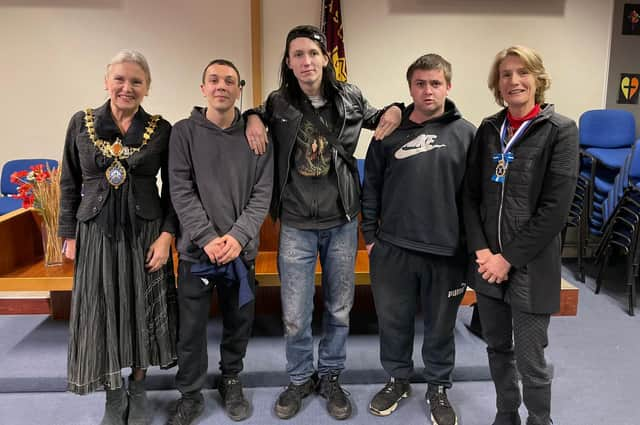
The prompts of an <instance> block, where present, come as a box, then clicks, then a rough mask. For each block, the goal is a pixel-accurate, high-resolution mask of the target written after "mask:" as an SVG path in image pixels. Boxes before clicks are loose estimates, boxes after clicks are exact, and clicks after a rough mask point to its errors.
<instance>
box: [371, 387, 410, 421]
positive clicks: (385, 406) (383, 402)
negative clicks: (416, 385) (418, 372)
mask: <svg viewBox="0 0 640 425" xmlns="http://www.w3.org/2000/svg"><path fill="white" fill-rule="evenodd" d="M410 395H411V384H410V383H409V380H408V379H395V378H391V379H390V380H389V382H387V385H385V386H384V388H383V389H381V390H380V391H378V393H377V394H376V395H375V396H373V399H371V403H369V411H370V412H371V413H373V414H374V415H377V416H388V415H390V414H392V413H393V411H394V410H396V409H397V408H398V403H399V402H400V400H402V399H403V398H407V397H409V396H410Z"/></svg>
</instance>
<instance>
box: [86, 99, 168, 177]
mask: <svg viewBox="0 0 640 425" xmlns="http://www.w3.org/2000/svg"><path fill="white" fill-rule="evenodd" d="M158 120H160V115H153V116H151V118H150V119H149V122H148V123H147V127H146V128H145V131H144V134H143V135H142V144H141V145H140V146H138V147H135V148H132V147H130V146H124V145H123V144H122V141H121V140H120V138H119V137H118V138H116V140H115V141H114V142H113V143H109V142H107V141H106V140H102V139H98V137H97V136H96V130H95V128H94V126H93V122H94V118H93V109H91V108H88V109H86V110H85V114H84V123H85V125H86V126H87V132H88V133H89V138H90V139H91V141H92V142H93V144H94V145H95V147H96V148H97V149H98V150H99V151H100V153H101V154H102V155H104V156H105V157H106V158H115V159H114V161H113V163H111V165H110V166H109V168H107V171H105V176H106V178H107V181H108V182H109V184H110V185H111V186H113V187H114V188H116V189H117V188H119V187H120V186H121V185H122V184H123V183H124V181H125V180H126V179H127V170H126V169H125V168H124V165H122V163H121V162H120V160H121V159H127V158H129V157H130V156H131V155H133V154H135V153H137V152H139V151H140V150H141V149H142V148H144V147H145V146H146V145H147V143H148V142H149V140H151V135H152V134H153V132H154V131H155V130H156V126H157V125H158Z"/></svg>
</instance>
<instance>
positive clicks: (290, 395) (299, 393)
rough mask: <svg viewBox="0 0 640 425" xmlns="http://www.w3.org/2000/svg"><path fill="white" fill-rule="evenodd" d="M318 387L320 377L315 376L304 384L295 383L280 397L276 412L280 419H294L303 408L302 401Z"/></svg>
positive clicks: (275, 408)
mask: <svg viewBox="0 0 640 425" xmlns="http://www.w3.org/2000/svg"><path fill="white" fill-rule="evenodd" d="M317 385H318V375H316V374H313V375H312V376H311V377H310V378H309V379H307V380H306V381H305V382H303V383H302V384H299V385H296V384H294V383H293V382H291V383H289V386H288V387H287V388H286V389H285V390H284V391H283V392H282V393H281V394H280V395H279V396H278V400H276V405H275V407H274V410H275V412H276V415H277V416H278V417H279V418H280V419H289V418H292V417H294V416H295V415H296V414H297V413H298V412H299V411H300V407H302V399H303V398H305V397H306V396H308V395H309V394H311V393H313V392H314V391H315V390H316V387H317Z"/></svg>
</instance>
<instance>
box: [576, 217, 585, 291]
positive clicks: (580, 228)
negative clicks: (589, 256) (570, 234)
mask: <svg viewBox="0 0 640 425" xmlns="http://www.w3.org/2000/svg"><path fill="white" fill-rule="evenodd" d="M584 222H585V219H584V211H583V212H582V214H580V218H579V219H578V231H577V232H576V233H577V234H578V281H580V282H582V283H584V265H583V264H582V256H583V253H584V247H583V243H584V229H583V227H584Z"/></svg>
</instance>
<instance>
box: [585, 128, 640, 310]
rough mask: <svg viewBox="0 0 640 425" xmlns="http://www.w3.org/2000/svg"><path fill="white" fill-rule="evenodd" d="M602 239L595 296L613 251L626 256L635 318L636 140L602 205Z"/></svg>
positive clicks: (639, 219)
mask: <svg viewBox="0 0 640 425" xmlns="http://www.w3.org/2000/svg"><path fill="white" fill-rule="evenodd" d="M600 211H601V213H602V217H601V219H602V222H603V226H602V227H601V229H600V231H601V234H602V238H601V239H600V244H599V245H598V248H597V250H596V261H597V262H600V268H599V270H598V275H597V277H596V291H595V292H596V293H599V292H600V288H601V287H602V280H603V272H604V269H605V267H606V266H607V265H608V263H609V259H610V258H611V255H612V254H613V253H614V251H617V252H620V253H622V255H624V256H625V257H626V277H625V280H626V285H627V292H628V309H629V314H630V315H634V307H635V298H636V281H637V279H638V274H639V272H638V267H640V259H639V258H638V254H639V250H638V240H639V237H640V140H638V141H636V143H635V145H634V146H633V149H632V151H631V154H630V155H629V156H628V157H627V159H626V161H625V163H624V165H623V167H622V169H621V171H620V173H619V174H618V176H617V177H616V179H615V181H614V184H613V187H612V189H611V191H610V192H609V193H608V195H607V198H606V199H605V200H604V201H603V202H602V203H601V208H600Z"/></svg>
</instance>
